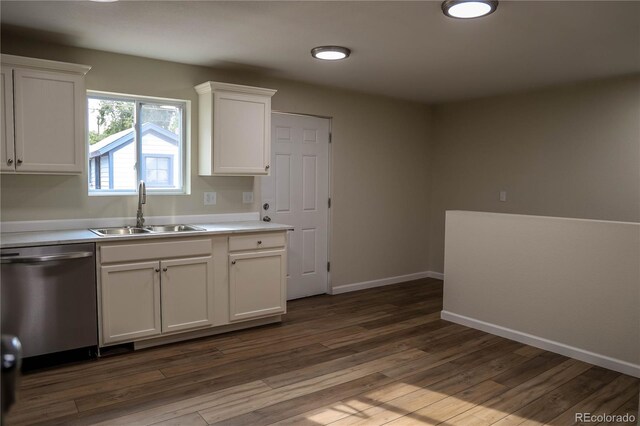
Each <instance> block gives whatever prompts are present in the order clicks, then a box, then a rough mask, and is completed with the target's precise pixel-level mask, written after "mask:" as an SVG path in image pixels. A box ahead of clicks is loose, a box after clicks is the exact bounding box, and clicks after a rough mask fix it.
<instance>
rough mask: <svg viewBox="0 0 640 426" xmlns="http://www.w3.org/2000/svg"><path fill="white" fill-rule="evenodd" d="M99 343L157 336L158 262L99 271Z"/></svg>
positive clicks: (109, 267) (107, 267) (158, 319)
mask: <svg viewBox="0 0 640 426" xmlns="http://www.w3.org/2000/svg"><path fill="white" fill-rule="evenodd" d="M100 284H101V287H102V291H101V295H102V302H101V308H102V342H103V343H105V344H106V343H115V342H125V341H126V342H131V341H134V340H137V339H139V338H141V337H149V336H155V335H158V334H160V331H161V330H160V262H143V263H132V264H127V265H112V266H102V267H100Z"/></svg>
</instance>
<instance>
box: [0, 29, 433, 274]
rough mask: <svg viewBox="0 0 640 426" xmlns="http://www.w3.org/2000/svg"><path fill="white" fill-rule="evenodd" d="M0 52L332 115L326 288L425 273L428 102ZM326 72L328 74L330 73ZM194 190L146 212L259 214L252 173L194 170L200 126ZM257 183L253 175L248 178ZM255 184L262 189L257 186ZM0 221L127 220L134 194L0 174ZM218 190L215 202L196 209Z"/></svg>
mask: <svg viewBox="0 0 640 426" xmlns="http://www.w3.org/2000/svg"><path fill="white" fill-rule="evenodd" d="M2 53H8V54H15V55H23V56H31V57H38V58H44V59H53V60H60V61H67V62H75V63H82V64H87V65H91V66H92V67H93V68H92V70H91V71H90V72H89V74H88V75H87V88H88V89H92V90H104V91H111V92H118V93H128V94H136V95H147V96H159V97H168V98H178V99H187V100H190V101H191V107H192V114H191V128H192V129H194V130H195V129H197V127H198V126H197V124H198V123H197V117H198V115H197V107H198V104H197V95H196V92H195V90H194V89H193V86H195V85H196V84H199V83H202V82H204V81H207V80H218V81H225V82H230V83H239V84H247V85H256V86H262V87H268V88H273V89H277V90H278V93H277V94H276V95H275V96H274V98H273V108H274V109H275V110H280V111H287V112H299V113H308V114H317V115H323V116H331V117H333V123H332V125H333V137H334V139H333V140H334V143H333V145H332V156H331V160H332V167H333V170H332V186H333V190H332V192H333V194H332V197H333V208H332V243H331V261H332V271H331V275H332V284H333V285H334V286H338V285H344V284H351V283H356V282H361V281H368V280H374V279H380V278H387V277H391V276H397V275H404V274H410V273H415V272H420V271H425V270H427V260H428V259H427V255H426V250H427V248H426V244H425V241H427V240H428V235H427V232H428V227H427V226H426V221H427V212H428V206H427V201H428V193H427V191H425V187H426V186H427V185H428V182H429V174H428V167H427V166H426V165H427V164H428V161H429V158H428V143H427V142H428V138H429V132H430V120H429V115H430V109H429V107H427V106H424V105H420V104H416V103H410V102H404V101H398V100H393V99H389V98H383V97H378V96H371V95H363V94H359V93H355V92H349V91H343V90H337V89H331V88H326V87H319V86H314V85H308V84H303V83H296V82H291V81H284V80H278V79H274V78H268V77H265V76H264V74H263V75H262V76H261V75H259V74H254V73H245V72H231V71H228V70H215V69H211V68H205V67H196V66H189V65H182V64H177V63H170V62H163V61H155V60H150V59H144V58H138V57H133V56H125V55H118V54H111V53H105V52H99V51H93V50H86V49H76V48H68V47H62V46H56V45H49V44H44V43H40V42H32V41H28V40H25V39H18V38H13V37H10V36H6V35H3V38H2ZM327 72H331V70H329V69H328V70H327ZM191 150H192V156H191V167H192V172H191V179H192V187H191V188H192V191H191V195H188V196H150V197H149V198H148V201H147V205H146V214H147V215H149V216H159V215H181V214H206V213H225V212H242V211H257V210H258V205H259V203H258V201H259V197H258V194H257V192H256V203H254V205H246V204H242V192H243V191H250V190H252V189H254V178H251V177H200V176H198V175H197V161H196V159H197V154H198V153H197V132H196V131H193V132H192V137H191ZM255 182H256V183H257V182H258V180H257V179H255ZM255 188H256V190H257V188H259V185H256V186H255ZM1 190H2V195H1V211H0V213H1V219H2V220H3V221H15V220H38V219H70V218H86V217H91V218H95V217H119V216H132V215H134V214H135V210H136V198H135V197H88V196H87V176H86V174H83V175H82V176H11V175H2V178H1ZM205 191H216V192H217V193H218V204H217V205H216V206H206V207H205V206H204V205H203V192H205Z"/></svg>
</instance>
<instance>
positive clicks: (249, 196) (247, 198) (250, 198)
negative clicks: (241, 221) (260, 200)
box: [242, 192, 253, 204]
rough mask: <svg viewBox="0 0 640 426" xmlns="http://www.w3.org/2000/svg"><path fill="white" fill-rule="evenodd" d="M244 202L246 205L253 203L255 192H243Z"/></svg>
mask: <svg viewBox="0 0 640 426" xmlns="http://www.w3.org/2000/svg"><path fill="white" fill-rule="evenodd" d="M242 202H243V203H244V204H251V203H253V192H243V193H242Z"/></svg>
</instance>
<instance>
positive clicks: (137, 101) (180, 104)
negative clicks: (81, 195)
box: [85, 90, 191, 197]
mask: <svg viewBox="0 0 640 426" xmlns="http://www.w3.org/2000/svg"><path fill="white" fill-rule="evenodd" d="M90 98H91V99H99V100H105V101H126V102H133V103H134V111H135V113H134V114H135V115H134V123H133V128H134V132H135V139H134V140H135V144H136V159H135V169H136V179H137V180H136V185H135V188H134V189H110V190H102V189H94V190H92V189H90V187H89V184H90V182H91V177H90V176H87V193H88V194H89V196H91V197H94V196H96V197H100V196H137V195H138V184H137V182H139V181H140V180H144V179H143V177H144V175H143V172H144V163H143V162H144V154H143V153H142V138H141V137H138V135H141V134H142V132H141V128H142V123H141V121H140V120H139V117H140V113H141V110H142V106H143V105H144V104H163V105H171V106H174V107H177V108H180V109H181V110H182V114H181V115H182V117H181V123H180V126H181V132H180V133H181V138H182V143H181V146H180V149H179V151H178V152H179V153H180V157H181V160H182V161H181V165H180V169H181V170H180V175H179V176H176V178H178V177H179V179H180V180H181V182H182V185H181V188H178V189H168V188H162V189H158V188H157V187H153V186H147V192H148V193H150V194H154V195H189V194H190V183H191V182H190V175H191V173H190V164H191V158H190V149H189V146H190V143H189V141H190V129H189V123H190V121H191V120H190V119H189V118H190V115H191V102H190V101H189V100H182V99H170V98H161V97H155V96H142V95H128V94H123V93H112V92H103V91H96V90H87V98H86V99H87V104H86V107H85V111H86V112H87V130H86V135H85V139H86V142H85V146H86V149H87V152H86V154H85V159H86V162H87V171H89V170H90V168H91V166H90V164H89V163H90V161H91V159H90V158H89V153H90V149H91V145H90V144H89V114H88V110H89V103H88V102H89V99H90ZM147 155H149V154H147ZM109 178H110V180H111V179H113V176H110V177H109ZM96 183H97V182H96Z"/></svg>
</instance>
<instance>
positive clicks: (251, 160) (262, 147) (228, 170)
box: [213, 92, 271, 175]
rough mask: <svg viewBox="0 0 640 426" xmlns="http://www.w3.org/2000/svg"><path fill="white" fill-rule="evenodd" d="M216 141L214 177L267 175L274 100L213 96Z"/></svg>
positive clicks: (219, 94)
mask: <svg viewBox="0 0 640 426" xmlns="http://www.w3.org/2000/svg"><path fill="white" fill-rule="evenodd" d="M213 139H214V142H213V174H221V175H226V174H231V175H243V174H244V175H266V174H268V172H269V167H268V165H269V158H270V155H271V154H270V147H271V98H270V97H269V96H259V95H250V94H244V93H230V92H216V93H214V111H213Z"/></svg>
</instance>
